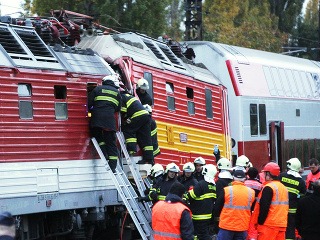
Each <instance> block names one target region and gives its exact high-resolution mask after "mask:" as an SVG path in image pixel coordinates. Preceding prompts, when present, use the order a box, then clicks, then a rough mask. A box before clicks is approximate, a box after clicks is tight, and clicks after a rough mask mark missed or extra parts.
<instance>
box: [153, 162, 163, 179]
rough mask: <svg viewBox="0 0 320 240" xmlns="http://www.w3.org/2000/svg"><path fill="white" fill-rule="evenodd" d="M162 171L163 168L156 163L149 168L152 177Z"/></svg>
mask: <svg viewBox="0 0 320 240" xmlns="http://www.w3.org/2000/svg"><path fill="white" fill-rule="evenodd" d="M163 173H164V168H163V166H162V165H161V164H159V163H156V164H155V165H153V166H152V168H151V169H150V174H151V176H153V177H158V176H159V175H161V174H163Z"/></svg>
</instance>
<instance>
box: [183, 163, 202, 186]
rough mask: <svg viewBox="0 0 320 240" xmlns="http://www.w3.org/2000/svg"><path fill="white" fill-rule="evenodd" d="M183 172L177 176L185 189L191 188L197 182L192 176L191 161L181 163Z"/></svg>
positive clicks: (193, 169) (192, 166)
mask: <svg viewBox="0 0 320 240" xmlns="http://www.w3.org/2000/svg"><path fill="white" fill-rule="evenodd" d="M182 170H183V173H182V175H181V176H179V177H178V180H179V182H180V183H182V184H183V186H184V187H185V188H186V191H188V190H190V189H192V188H193V187H194V186H195V185H196V184H197V183H198V181H197V179H195V177H194V176H193V174H194V171H195V167H194V164H193V163H192V162H187V163H185V164H184V165H183V168H182Z"/></svg>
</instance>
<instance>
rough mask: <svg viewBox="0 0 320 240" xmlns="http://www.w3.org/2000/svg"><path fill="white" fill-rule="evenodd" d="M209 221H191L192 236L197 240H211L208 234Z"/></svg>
mask: <svg viewBox="0 0 320 240" xmlns="http://www.w3.org/2000/svg"><path fill="white" fill-rule="evenodd" d="M209 225H210V220H193V226H194V235H196V236H197V239H198V240H211V239H212V237H211V236H210V232H209Z"/></svg>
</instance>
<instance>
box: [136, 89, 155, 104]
mask: <svg viewBox="0 0 320 240" xmlns="http://www.w3.org/2000/svg"><path fill="white" fill-rule="evenodd" d="M136 94H137V95H138V97H139V99H140V102H141V103H142V105H145V104H148V105H149V106H152V98H151V96H150V95H149V93H147V91H145V92H144V93H142V92H140V88H137V89H136Z"/></svg>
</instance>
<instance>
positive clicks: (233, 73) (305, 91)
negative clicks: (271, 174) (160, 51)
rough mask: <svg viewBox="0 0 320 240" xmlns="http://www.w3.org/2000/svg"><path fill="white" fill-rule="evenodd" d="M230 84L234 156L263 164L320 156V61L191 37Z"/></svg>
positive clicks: (204, 60)
mask: <svg viewBox="0 0 320 240" xmlns="http://www.w3.org/2000/svg"><path fill="white" fill-rule="evenodd" d="M187 45H188V46H189V47H191V48H193V50H194V52H195V55H196V57H195V62H197V63H198V62H201V63H204V64H205V65H206V66H207V68H208V69H209V70H210V71H211V72H213V73H214V74H215V75H216V76H217V78H218V79H219V80H220V81H221V82H222V83H223V84H224V85H225V86H226V87H227V89H228V104H229V111H230V113H229V114H230V131H231V137H232V138H233V145H234V147H233V159H235V158H236V157H237V156H238V155H242V154H245V155H246V156H248V157H249V159H250V160H251V162H252V163H253V165H254V166H256V167H258V168H261V167H262V165H263V164H265V163H267V162H268V161H270V160H276V161H277V162H278V163H279V164H280V165H281V166H282V167H283V168H285V161H286V160H288V159H289V158H291V157H298V158H299V159H300V160H302V163H303V165H304V166H308V164H307V161H308V160H309V159H310V158H312V157H315V158H319V157H320V137H319V136H320V75H319V74H320V63H319V62H315V61H310V60H307V59H301V58H296V57H291V56H286V55H282V54H276V53H270V52H264V51H259V50H253V49H248V48H242V47H236V46H231V45H226V44H219V43H213V42H199V41H191V42H187Z"/></svg>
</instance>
